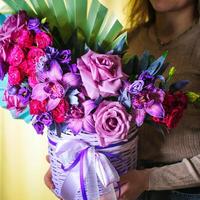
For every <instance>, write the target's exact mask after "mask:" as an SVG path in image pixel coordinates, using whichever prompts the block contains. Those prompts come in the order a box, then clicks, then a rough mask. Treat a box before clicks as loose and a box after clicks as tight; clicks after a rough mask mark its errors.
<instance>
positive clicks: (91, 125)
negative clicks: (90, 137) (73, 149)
mask: <svg viewBox="0 0 200 200" xmlns="http://www.w3.org/2000/svg"><path fill="white" fill-rule="evenodd" d="M83 130H84V131H86V132H88V133H95V132H96V131H95V122H94V119H93V117H92V116H91V115H88V116H87V117H85V118H84V119H83Z"/></svg>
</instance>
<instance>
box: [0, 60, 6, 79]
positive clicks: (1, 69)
mask: <svg viewBox="0 0 200 200" xmlns="http://www.w3.org/2000/svg"><path fill="white" fill-rule="evenodd" d="M7 72H8V67H7V65H6V64H5V62H4V61H3V59H2V58H1V57H0V80H3V79H4V77H5V75H6V73H7Z"/></svg>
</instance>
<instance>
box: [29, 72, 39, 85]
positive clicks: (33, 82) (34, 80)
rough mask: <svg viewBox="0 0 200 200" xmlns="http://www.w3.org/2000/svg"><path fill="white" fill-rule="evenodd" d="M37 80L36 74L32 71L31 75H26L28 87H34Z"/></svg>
mask: <svg viewBox="0 0 200 200" xmlns="http://www.w3.org/2000/svg"><path fill="white" fill-rule="evenodd" d="M38 83H39V82H38V80H37V77H36V74H35V73H33V74H32V75H31V76H29V77H28V84H29V86H30V87H32V88H34V87H35V86H36V85H37V84H38Z"/></svg>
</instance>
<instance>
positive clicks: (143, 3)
mask: <svg viewBox="0 0 200 200" xmlns="http://www.w3.org/2000/svg"><path fill="white" fill-rule="evenodd" d="M130 4H131V6H132V12H131V16H130V18H129V22H130V24H131V25H134V27H135V26H136V25H137V29H135V30H134V31H131V32H130V34H129V44H130V49H129V50H130V52H131V53H133V54H137V55H141V54H142V53H143V51H144V50H149V51H150V52H151V54H153V55H155V56H156V57H158V56H160V55H161V54H162V53H163V52H164V51H165V50H168V51H169V55H168V61H170V63H172V64H173V65H175V66H176V78H178V79H188V80H191V83H190V84H189V86H188V87H187V90H191V91H196V92H199V91H200V87H199V85H200V49H198V47H199V45H200V25H199V22H198V21H199V13H198V9H197V7H198V1H196V0H168V1H166V0H135V1H134V0H131V2H130ZM147 19H148V20H147ZM199 122H200V109H196V108H195V107H193V106H189V108H188V109H187V112H185V116H184V117H183V118H182V120H181V122H180V123H179V126H178V127H177V128H176V129H174V130H173V131H171V132H170V134H169V135H167V136H166V137H165V138H163V136H162V135H161V134H160V133H158V132H156V130H154V129H153V128H152V127H144V128H143V129H142V130H141V133H140V145H139V160H140V169H139V170H133V171H130V172H129V173H128V174H127V175H125V176H123V177H121V196H120V197H119V199H120V200H136V199H137V198H138V197H139V196H140V198H139V199H142V200H161V199H162V200H186V199H187V200H188V199H189V200H198V199H200V123H199ZM45 182H46V184H47V185H48V186H49V187H50V188H52V187H53V184H52V182H51V173H50V172H48V173H47V175H46V176H45ZM180 189H181V190H180ZM145 191H146V192H145ZM147 191H148V192H147ZM141 194H142V195H141Z"/></svg>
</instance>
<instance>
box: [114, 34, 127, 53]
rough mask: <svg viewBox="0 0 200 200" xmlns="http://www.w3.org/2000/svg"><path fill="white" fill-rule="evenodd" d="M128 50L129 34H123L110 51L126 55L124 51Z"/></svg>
mask: <svg viewBox="0 0 200 200" xmlns="http://www.w3.org/2000/svg"><path fill="white" fill-rule="evenodd" d="M127 48H128V44H127V32H124V33H123V34H121V35H120V36H119V37H117V38H116V39H115V40H114V41H113V43H112V45H111V47H110V49H113V50H114V54H122V53H124V51H125V50H126V49H127Z"/></svg>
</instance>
